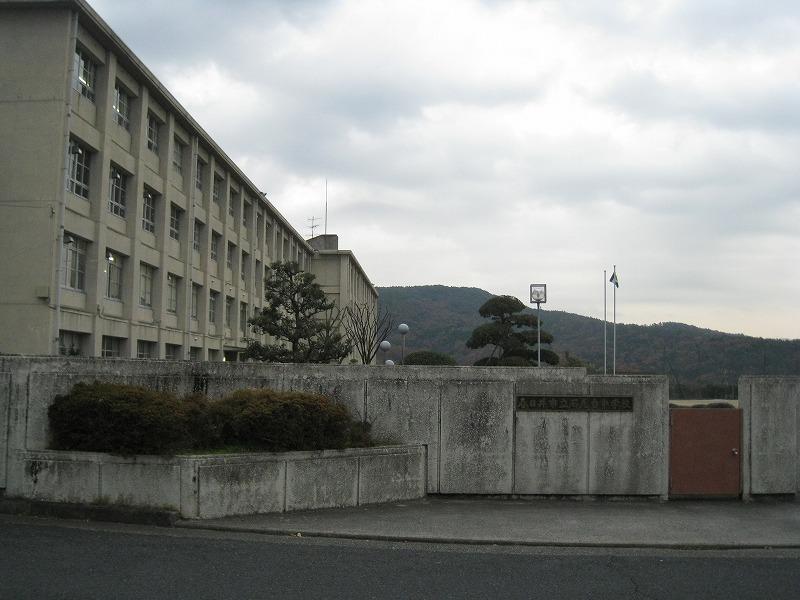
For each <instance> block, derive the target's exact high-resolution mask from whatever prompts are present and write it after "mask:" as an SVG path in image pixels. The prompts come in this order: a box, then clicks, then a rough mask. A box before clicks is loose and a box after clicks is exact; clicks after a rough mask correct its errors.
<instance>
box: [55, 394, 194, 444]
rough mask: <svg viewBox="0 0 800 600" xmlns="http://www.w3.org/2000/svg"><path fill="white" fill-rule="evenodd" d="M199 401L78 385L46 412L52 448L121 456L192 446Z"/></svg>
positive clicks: (57, 399)
mask: <svg viewBox="0 0 800 600" xmlns="http://www.w3.org/2000/svg"><path fill="white" fill-rule="evenodd" d="M203 410H204V408H203V407H202V405H201V404H200V401H199V399H197V398H187V399H184V400H181V399H178V398H177V397H176V396H175V395H173V394H170V393H168V392H160V391H155V390H148V389H145V388H142V387H136V386H131V385H118V384H114V383H97V382H95V383H78V384H76V385H75V386H74V387H73V388H72V390H71V391H70V393H69V394H67V395H65V396H56V399H55V402H53V404H52V405H51V406H50V408H49V409H48V417H49V419H50V431H51V434H52V442H53V444H52V445H53V447H54V448H55V449H57V450H85V451H93V452H115V453H119V454H136V453H147V454H163V453H168V452H174V451H178V450H183V449H186V448H189V447H191V446H192V437H191V434H190V431H189V423H190V420H191V419H190V414H192V413H194V414H197V413H198V412H201V411H203Z"/></svg>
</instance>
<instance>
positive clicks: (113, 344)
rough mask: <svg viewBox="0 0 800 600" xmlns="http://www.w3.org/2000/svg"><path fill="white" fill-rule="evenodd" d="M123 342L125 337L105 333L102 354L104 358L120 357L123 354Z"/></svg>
mask: <svg viewBox="0 0 800 600" xmlns="http://www.w3.org/2000/svg"><path fill="white" fill-rule="evenodd" d="M122 342H123V338H118V337H111V336H110V335H104V336H103V349H102V352H101V356H102V357H103V358H119V357H120V356H122Z"/></svg>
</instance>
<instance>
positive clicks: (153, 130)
mask: <svg viewBox="0 0 800 600" xmlns="http://www.w3.org/2000/svg"><path fill="white" fill-rule="evenodd" d="M160 130H161V123H160V122H159V121H158V119H156V118H155V117H154V116H153V115H152V113H147V148H148V150H152V152H153V153H154V154H158V134H159V131H160Z"/></svg>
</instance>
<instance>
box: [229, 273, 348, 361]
mask: <svg viewBox="0 0 800 600" xmlns="http://www.w3.org/2000/svg"><path fill="white" fill-rule="evenodd" d="M314 279H315V277H314V275H312V274H311V273H307V272H305V271H302V270H301V269H300V265H298V264H297V263H296V262H274V263H272V264H271V265H270V267H269V277H267V279H266V280H265V282H264V300H265V304H264V308H262V309H261V312H260V313H258V314H256V315H254V316H253V318H251V319H250V320H249V323H250V326H251V327H252V328H253V331H254V332H255V333H256V334H268V335H270V336H272V337H273V338H275V340H276V343H272V344H261V343H260V342H258V341H257V340H250V342H249V344H248V346H247V350H246V351H245V356H247V357H248V358H253V359H255V360H261V361H266V362H287V363H327V362H332V361H333V362H341V361H342V359H344V358H345V357H346V356H347V355H348V354H349V353H350V350H351V349H352V343H351V342H350V340H349V338H347V337H346V336H344V335H343V334H342V333H341V323H342V317H343V315H342V314H341V313H340V312H339V310H338V309H337V308H336V306H335V304H334V302H333V301H331V300H328V299H327V298H326V297H325V293H324V292H323V291H322V288H321V287H320V285H319V284H318V283H315V282H314Z"/></svg>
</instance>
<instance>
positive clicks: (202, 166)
mask: <svg viewBox="0 0 800 600" xmlns="http://www.w3.org/2000/svg"><path fill="white" fill-rule="evenodd" d="M205 171H206V163H204V162H203V161H202V160H201V159H200V157H199V156H198V157H197V168H196V169H195V173H194V187H196V188H197V189H198V190H200V191H201V192H202V191H203V175H204V174H205Z"/></svg>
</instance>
